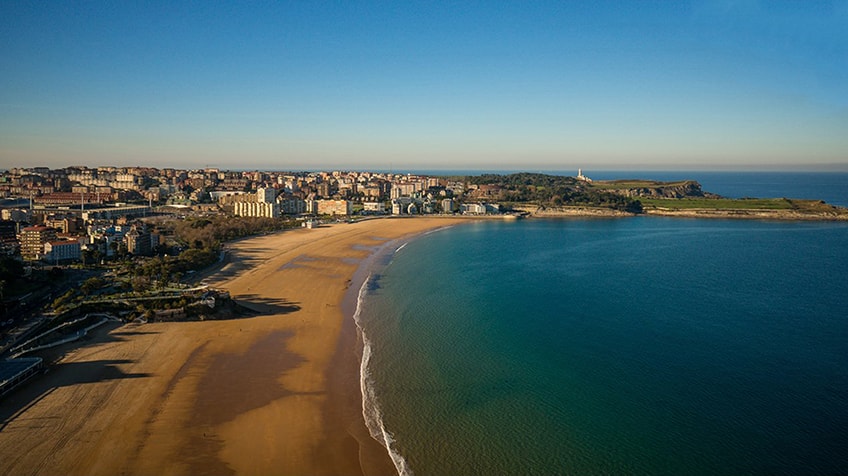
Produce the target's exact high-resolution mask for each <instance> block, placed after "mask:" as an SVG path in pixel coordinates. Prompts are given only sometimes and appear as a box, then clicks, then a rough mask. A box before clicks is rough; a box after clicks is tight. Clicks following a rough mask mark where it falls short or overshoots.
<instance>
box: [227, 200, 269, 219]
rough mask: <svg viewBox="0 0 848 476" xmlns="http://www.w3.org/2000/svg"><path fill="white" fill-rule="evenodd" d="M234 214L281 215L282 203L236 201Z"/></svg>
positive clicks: (242, 215)
mask: <svg viewBox="0 0 848 476" xmlns="http://www.w3.org/2000/svg"><path fill="white" fill-rule="evenodd" d="M233 214H234V215H236V216H240V217H268V218H279V217H280V205H279V204H277V203H276V202H274V203H257V202H236V203H233Z"/></svg>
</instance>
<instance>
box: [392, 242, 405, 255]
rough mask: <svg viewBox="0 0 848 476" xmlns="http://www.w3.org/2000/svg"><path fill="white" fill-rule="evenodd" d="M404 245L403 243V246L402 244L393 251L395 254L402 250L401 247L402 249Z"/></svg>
mask: <svg viewBox="0 0 848 476" xmlns="http://www.w3.org/2000/svg"><path fill="white" fill-rule="evenodd" d="M406 245H407V243H404V244H402V245H400V246H398V247H397V249H396V250H395V253H397V252H398V251H400V250H402V249H403V247H404V246H406Z"/></svg>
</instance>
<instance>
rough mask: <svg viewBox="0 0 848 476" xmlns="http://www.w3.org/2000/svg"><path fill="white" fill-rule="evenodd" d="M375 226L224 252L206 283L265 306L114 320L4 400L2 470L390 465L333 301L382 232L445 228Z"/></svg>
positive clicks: (311, 469)
mask: <svg viewBox="0 0 848 476" xmlns="http://www.w3.org/2000/svg"><path fill="white" fill-rule="evenodd" d="M454 223H456V221H455V220H450V219H430V218H421V219H381V220H371V221H366V222H361V223H357V224H339V225H333V226H324V227H320V228H317V229H313V230H305V229H303V230H291V231H286V232H282V233H279V234H275V235H268V236H262V237H256V238H250V239H247V240H243V241H240V242H237V243H234V244H231V245H230V253H231V262H230V264H228V265H227V266H226V267H225V268H223V269H222V270H221V271H220V272H218V273H217V274H216V275H214V276H213V277H212V278H211V281H212V284H213V285H215V286H216V287H220V288H224V289H228V290H229V291H230V293H231V294H232V296H233V298H235V299H236V300H237V301H238V302H240V303H241V304H243V305H245V306H248V307H251V308H253V309H255V310H258V311H260V312H261V314H260V315H258V316H256V317H249V318H244V319H234V320H227V321H206V322H177V323H150V324H143V325H135V324H130V325H124V326H118V325H111V326H110V327H108V328H106V329H102V330H99V331H98V332H97V334H96V335H95V336H93V338H92V340H91V342H90V343H89V344H88V345H85V346H82V347H77V348H75V349H73V350H70V351H68V352H67V354H66V355H64V356H63V357H62V359H61V360H60V362H59V364H58V365H56V366H54V367H53V368H52V369H51V371H50V372H49V373H48V374H47V375H45V376H43V377H39V378H37V379H36V380H34V381H32V382H30V383H29V384H27V385H26V386H25V387H23V388H22V389H20V390H18V391H16V392H15V393H13V394H12V395H10V396H9V397H7V398H6V399H5V400H4V401H2V402H0V474H10V475H18V474H20V475H24V474H51V475H52V474H66V475H75V474H80V475H98V474H103V475H117V474H162V475H177V474H215V475H219V474H220V475H226V474H255V475H269V474H314V475H318V474H362V473H365V474H391V473H394V472H395V471H394V467H393V466H392V465H391V462H390V461H389V458H388V456H387V455H386V452H385V450H384V449H383V448H382V447H381V446H380V445H379V444H378V443H377V442H376V441H374V440H373V439H372V438H370V436H369V435H368V432H367V430H366V428H365V426H364V422H363V419H362V407H361V400H360V399H361V394H360V389H359V356H358V354H357V348H356V345H355V344H356V338H355V328H354V327H353V323H352V320H351V319H350V318H349V316H348V317H347V318H345V316H344V315H343V312H342V308H341V305H342V301H343V298H344V296H345V292H346V290H347V288H348V287H349V286H350V279H351V277H352V276H353V274H354V272H355V270H356V269H357V267H358V266H359V264H360V262H361V260H363V259H364V258H366V257H367V256H369V255H370V254H371V253H372V252H373V251H374V249H375V247H377V246H380V245H382V244H384V243H386V242H387V241H389V240H391V239H394V238H399V237H404V236H408V235H411V234H415V233H420V232H422V231H425V230H428V229H432V228H436V227H440V226H444V225H449V224H454Z"/></svg>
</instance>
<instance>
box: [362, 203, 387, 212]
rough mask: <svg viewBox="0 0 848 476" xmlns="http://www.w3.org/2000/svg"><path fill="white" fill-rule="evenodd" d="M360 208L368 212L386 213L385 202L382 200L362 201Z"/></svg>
mask: <svg viewBox="0 0 848 476" xmlns="http://www.w3.org/2000/svg"><path fill="white" fill-rule="evenodd" d="M362 210H363V211H365V212H368V213H386V204H385V203H383V202H362Z"/></svg>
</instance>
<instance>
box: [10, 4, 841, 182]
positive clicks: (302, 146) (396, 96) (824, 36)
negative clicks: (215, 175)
mask: <svg viewBox="0 0 848 476" xmlns="http://www.w3.org/2000/svg"><path fill="white" fill-rule="evenodd" d="M0 12H2V18H3V20H0V22H2V26H3V27H2V29H0V30H2V31H0V44H2V45H3V50H4V54H3V55H2V56H0V65H2V70H3V71H4V72H5V73H4V75H2V77H0V111H1V112H0V168H10V167H16V166H17V167H23V166H47V167H64V166H69V165H89V166H97V165H115V166H133V165H148V166H152V167H168V166H171V167H185V168H193V167H205V166H212V167H219V168H222V169H234V170H236V169H245V170H248V169H265V170H317V169H334V168H336V169H347V170H361V169H379V170H457V169H459V170H571V169H575V170H576V168H577V167H583V168H584V169H590V170H591V169H594V170H610V169H646V170H649V169H655V170H660V169H665V170H671V169H686V170H710V169H715V170H728V169H764V170H780V169H785V170H797V169H809V170H842V171H845V170H848V134H845V131H846V130H848V87H847V86H846V84H848V62H846V61H845V58H846V57H848V33H846V32H845V31H846V29H845V28H844V27H845V25H846V24H848V2H803V3H790V2H768V3H762V4H761V3H759V2H753V1H751V2H749V1H740V2H732V1H715V2H692V3H683V2H681V3H679V4H678V3H672V4H665V3H648V2H638V3H635V2H634V3H624V4H619V3H604V2H601V3H596V2H592V4H591V5H584V4H583V3H573V4H572V3H560V2H540V3H533V4H527V3H498V4H473V3H462V4H456V5H441V4H422V3H400V4H377V3H353V2H352V3H345V4H340V5H337V4H329V3H317V2H304V3H297V2H292V3H288V2H286V3H273V4H268V5H259V4H249V5H241V4H239V5H230V4H224V3H211V2H210V3H204V2H196V3H189V2H185V3H179V4H176V5H172V4H169V3H167V2H165V3H151V2H146V3H143V4H139V5H129V4H108V3H50V4H32V3H24V2H5V3H3V4H2V5H0Z"/></svg>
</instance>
